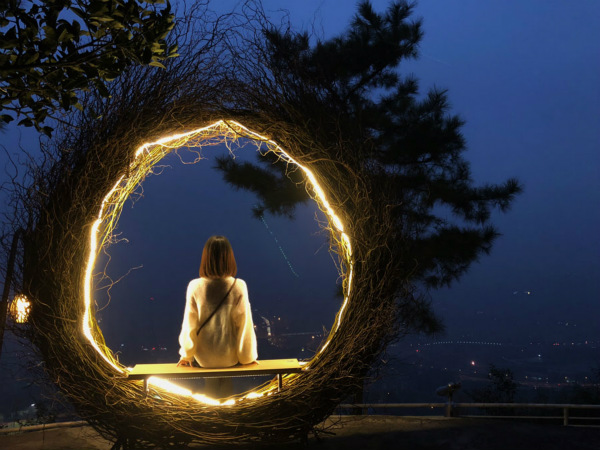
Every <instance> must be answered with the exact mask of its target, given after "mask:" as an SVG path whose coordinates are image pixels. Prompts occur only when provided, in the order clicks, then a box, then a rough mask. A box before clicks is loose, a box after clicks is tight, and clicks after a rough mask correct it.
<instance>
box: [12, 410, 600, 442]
mask: <svg viewBox="0 0 600 450" xmlns="http://www.w3.org/2000/svg"><path fill="white" fill-rule="evenodd" d="M323 429H324V432H322V433H319V436H320V439H318V440H317V439H316V438H315V437H313V436H311V437H310V438H309V442H308V445H303V444H299V443H290V444H286V445H277V446H276V448H277V449H283V450H297V449H309V450H311V449H314V450H332V449H336V450H337V449H343V450H355V449H356V450H358V449H361V450H363V449H373V450H378V449H381V450H383V449H385V450H395V449H407V450H507V449H508V450H521V449H522V450H531V449H536V448H538V449H544V450H588V449H589V450H592V449H593V450H597V449H598V448H599V447H598V443H599V442H600V428H595V427H573V426H569V427H563V426H562V425H559V424H537V423H528V422H522V421H513V420H506V421H504V420H490V419H460V418H458V419H455V418H449V419H447V418H439V417H396V416H344V417H341V418H340V417H332V418H330V419H328V420H327V421H326V422H325V423H324V424H323ZM111 447H112V443H110V442H108V441H106V440H104V439H102V438H101V437H100V436H98V434H97V433H95V432H94V430H93V429H92V428H91V427H88V426H79V427H73V428H57V429H47V430H43V431H31V432H20V433H15V434H8V435H6V434H5V435H0V450H59V449H60V450H108V449H110V448H111ZM201 448H205V449H206V448H207V447H201ZM238 448H239V447H238ZM268 448H275V446H273V447H268Z"/></svg>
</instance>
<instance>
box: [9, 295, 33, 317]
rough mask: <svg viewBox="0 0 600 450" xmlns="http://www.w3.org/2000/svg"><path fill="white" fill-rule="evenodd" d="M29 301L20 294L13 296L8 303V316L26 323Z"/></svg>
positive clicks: (29, 306)
mask: <svg viewBox="0 0 600 450" xmlns="http://www.w3.org/2000/svg"><path fill="white" fill-rule="evenodd" d="M30 310H31V302H30V301H29V300H28V299H27V297H25V296H24V295H22V294H19V295H17V296H15V298H14V299H13V301H12V303H11V304H10V309H9V312H10V316H11V317H12V319H13V320H14V321H15V322H16V323H27V320H28V319H29V311H30Z"/></svg>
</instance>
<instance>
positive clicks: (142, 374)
mask: <svg viewBox="0 0 600 450" xmlns="http://www.w3.org/2000/svg"><path fill="white" fill-rule="evenodd" d="M300 372H302V366H300V363H299V362H298V360H297V359H266V360H262V361H258V364H257V363H253V364H244V365H237V366H233V367H221V368H205V367H184V366H180V367H177V363H169V364H136V365H135V366H134V367H133V368H132V369H131V370H130V371H129V373H128V374H127V378H128V379H130V380H144V391H146V392H148V379H149V378H150V377H161V378H212V377H245V376H258V375H277V385H278V388H279V390H281V388H282V385H283V380H282V375H284V374H288V373H300Z"/></svg>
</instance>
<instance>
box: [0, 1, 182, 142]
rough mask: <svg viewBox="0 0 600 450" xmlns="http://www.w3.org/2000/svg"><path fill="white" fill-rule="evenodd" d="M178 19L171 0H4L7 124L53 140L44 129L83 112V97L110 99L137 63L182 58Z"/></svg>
mask: <svg viewBox="0 0 600 450" xmlns="http://www.w3.org/2000/svg"><path fill="white" fill-rule="evenodd" d="M165 3H166V5H165V6H164V7H162V8H158V7H157V6H156V5H157V4H165ZM173 18H174V16H173V14H172V13H171V10H170V4H169V2H168V1H167V2H165V0H147V1H143V2H142V1H136V0H89V1H86V2H80V1H73V0H36V1H32V2H21V1H17V0H0V42H1V44H0V102H1V111H0V112H1V113H2V114H0V120H1V121H3V122H11V121H12V120H14V119H15V118H20V119H21V120H20V121H19V125H24V126H35V127H36V128H37V129H38V130H39V131H41V132H43V133H45V134H47V135H48V136H49V135H50V134H51V133H52V131H53V129H52V128H51V127H49V126H44V125H43V123H44V122H45V121H46V119H47V118H48V117H55V118H56V113H57V112H58V111H63V112H64V111H69V110H70V109H71V108H72V107H75V108H81V104H80V93H81V91H83V90H87V89H89V88H94V89H96V90H98V92H100V93H101V94H102V95H104V96H108V95H109V93H108V90H107V89H106V86H105V84H106V83H107V82H109V81H111V80H113V79H114V78H116V77H118V76H119V75H120V74H121V73H122V72H123V71H124V70H126V69H127V68H128V67H130V66H131V65H133V64H144V65H155V66H159V67H163V65H162V64H161V63H160V62H159V61H160V60H161V59H164V58H167V57H170V56H175V52H176V47H175V46H173V45H168V44H167V43H166V41H165V37H166V36H167V34H168V33H169V32H170V30H171V28H172V27H173Z"/></svg>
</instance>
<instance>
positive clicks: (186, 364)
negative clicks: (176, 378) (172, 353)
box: [177, 359, 192, 367]
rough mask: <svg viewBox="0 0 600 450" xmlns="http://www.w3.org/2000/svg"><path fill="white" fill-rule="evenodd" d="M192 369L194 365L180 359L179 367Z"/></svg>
mask: <svg viewBox="0 0 600 450" xmlns="http://www.w3.org/2000/svg"><path fill="white" fill-rule="evenodd" d="M180 366H181V367H192V363H191V362H190V361H188V360H186V359H180V360H179V362H178V363H177V367H180Z"/></svg>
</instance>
